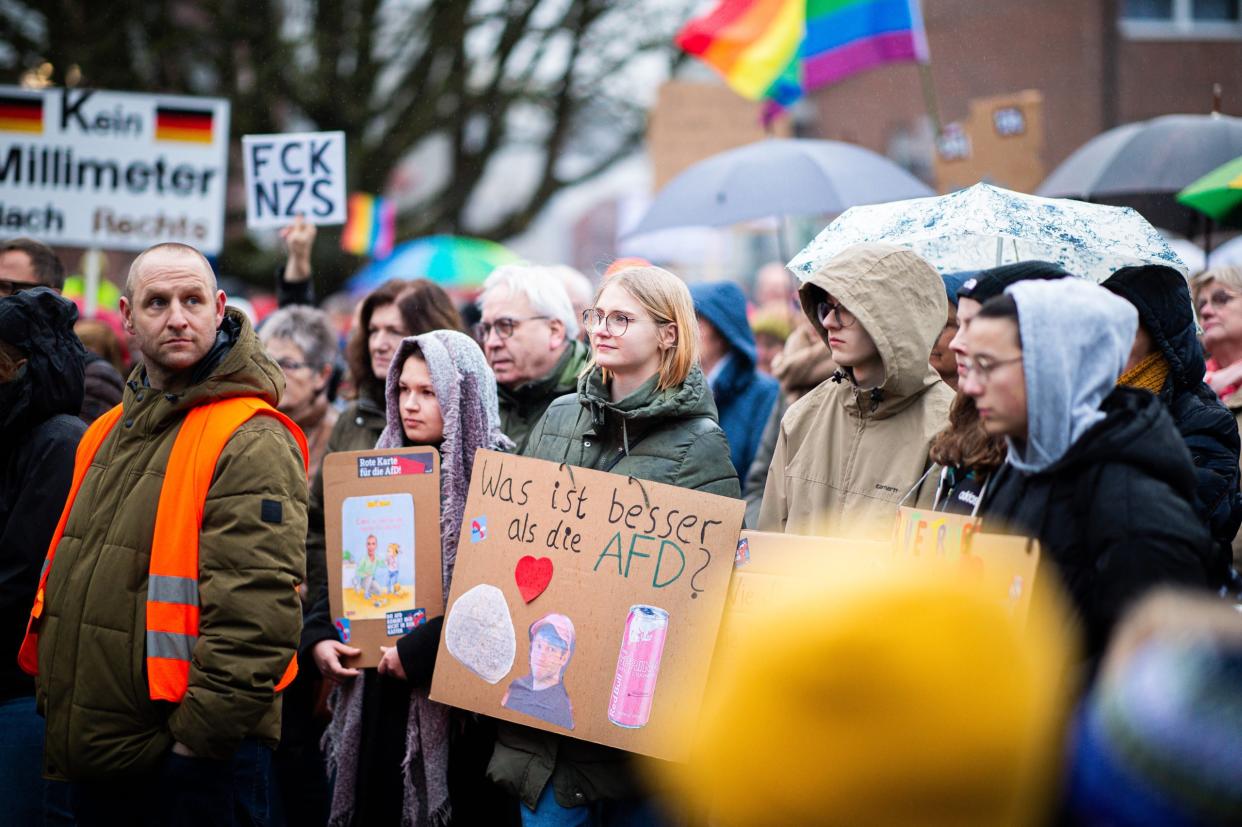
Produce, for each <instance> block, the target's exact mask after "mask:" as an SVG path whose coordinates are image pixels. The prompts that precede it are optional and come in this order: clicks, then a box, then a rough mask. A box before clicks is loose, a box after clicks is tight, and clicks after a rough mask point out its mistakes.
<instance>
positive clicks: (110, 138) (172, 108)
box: [0, 86, 229, 254]
mask: <svg viewBox="0 0 1242 827" xmlns="http://www.w3.org/2000/svg"><path fill="white" fill-rule="evenodd" d="M228 135H229V102H228V101H227V100H222V99H219V98H191V97H183V96H177V95H139V94H131V93H127V92H104V91H100V90H96V89H44V90H31V89H22V88H20V87H16V86H0V234H3V235H5V236H15V235H29V236H33V237H35V238H37V239H39V240H40V241H45V242H47V243H48V244H54V245H55V244H68V245H75V246H81V247H99V248H104V249H113V250H142V249H145V248H147V247H149V246H151V245H152V244H156V243H159V242H161V241H179V242H182V243H184V244H190V245H192V246H194V247H196V248H198V249H199V250H201V251H202V252H204V253H209V254H214V253H218V252H219V251H220V246H221V244H222V243H223V240H224V196H225V186H226V183H227V181H226V176H227V173H228Z"/></svg>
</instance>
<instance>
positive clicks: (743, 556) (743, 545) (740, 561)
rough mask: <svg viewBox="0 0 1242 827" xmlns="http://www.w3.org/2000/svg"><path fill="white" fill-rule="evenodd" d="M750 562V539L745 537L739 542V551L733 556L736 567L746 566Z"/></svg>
mask: <svg viewBox="0 0 1242 827" xmlns="http://www.w3.org/2000/svg"><path fill="white" fill-rule="evenodd" d="M749 562H750V538H748V537H743V538H742V539H740V540H738V541H737V551H736V552H735V553H734V555H733V565H734V566H744V565H746V564H747V563H749Z"/></svg>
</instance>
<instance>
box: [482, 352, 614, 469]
mask: <svg viewBox="0 0 1242 827" xmlns="http://www.w3.org/2000/svg"><path fill="white" fill-rule="evenodd" d="M567 345H568V346H567V347H566V348H565V352H564V353H562V354H561V358H560V359H558V360H557V362H556V367H554V368H552V372H551V373H549V374H548V375H547V376H545V377H543V378H542V379H537V380H535V381H534V382H527V383H526V384H524V385H519V386H517V387H516V388H507V387H505V386H504V385H500V384H497V386H496V391H497V395H498V396H499V397H500V430H501V431H503V432H504V434H505V436H507V437H509V439H511V440H513V444H514V445H515V446H516V447H515V448H514V449H513V450H514V453H517V454H520V453H522V450H523V449H524V448H525V447H526V440H527V439H528V438H529V437H530V431H531V429H532V428H533V427H535V423H537V422H538V421H539V420H540V418H541V417H542V416H543V414H544V412H545V411H547V410H548V406H550V405H551V404H552V402H553V401H554V400H555V399H557V398H558V397H561V396H564V395H565V394H567V393H568V394H572V393H573V392H574V391H576V390H577V389H578V376H579V374H581V373H582V369H583V368H584V367H586V363H587V362H588V361H590V358H591V351H590V349H589V348H588V347H587V346H586V345H585V344H584V343H583V342H580V341H578V340H576V339H572V340H570V341H568V342H567Z"/></svg>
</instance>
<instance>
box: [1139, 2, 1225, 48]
mask: <svg viewBox="0 0 1242 827" xmlns="http://www.w3.org/2000/svg"><path fill="white" fill-rule="evenodd" d="M1240 5H1242V3H1239V0H1123V2H1122V5H1121V20H1120V24H1119V25H1120V28H1121V33H1122V34H1123V35H1125V36H1126V37H1127V38H1130V39H1132V40H1239V39H1242V9H1240V8H1239V6H1240Z"/></svg>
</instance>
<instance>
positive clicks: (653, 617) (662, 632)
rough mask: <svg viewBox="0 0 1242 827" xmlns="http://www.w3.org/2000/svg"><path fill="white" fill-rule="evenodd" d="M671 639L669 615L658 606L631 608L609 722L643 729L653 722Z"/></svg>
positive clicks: (613, 682)
mask: <svg viewBox="0 0 1242 827" xmlns="http://www.w3.org/2000/svg"><path fill="white" fill-rule="evenodd" d="M667 638H668V612H666V611H664V610H663V609H661V608H658V607H656V606H642V605H639V606H631V607H630V613H629V615H628V616H627V617H626V618H625V632H624V634H623V635H622V636H621V651H620V652H618V653H617V671H616V674H615V675H614V676H613V679H612V695H611V696H610V697H609V699H608V720H610V721H612V722H613V723H614V724H616V725H617V726H619V727H624V728H625V729H639V728H640V727H645V726H646V725H647V722H648V721H650V720H651V706H652V703H653V702H654V701H655V690H656V680H657V679H658V678H659V677H660V661H661V659H663V657H664V641H665V640H666V639H667Z"/></svg>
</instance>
